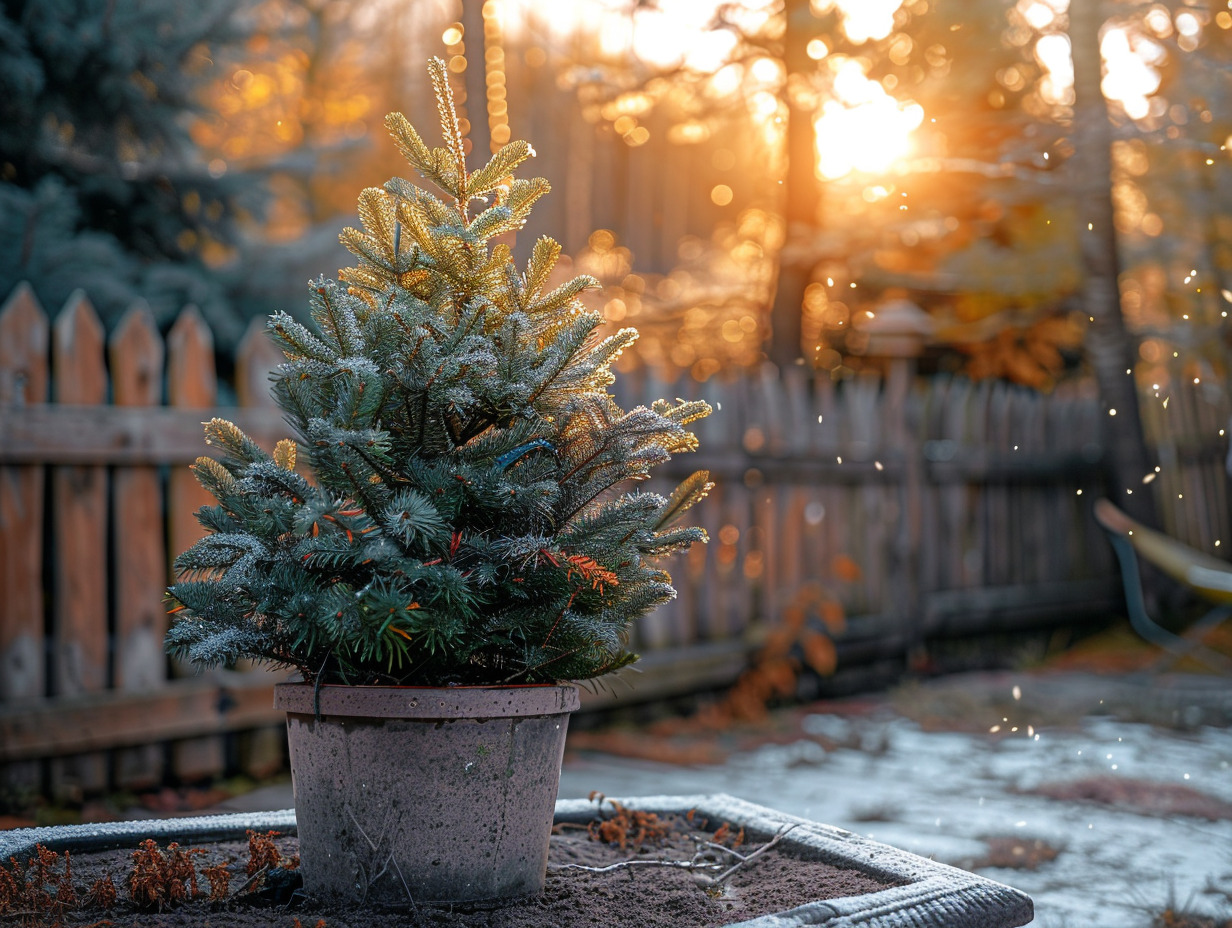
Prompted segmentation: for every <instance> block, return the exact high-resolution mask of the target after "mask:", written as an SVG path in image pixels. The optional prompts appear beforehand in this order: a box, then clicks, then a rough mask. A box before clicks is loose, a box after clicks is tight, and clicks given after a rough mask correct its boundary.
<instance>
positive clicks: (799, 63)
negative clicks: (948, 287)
mask: <svg viewBox="0 0 1232 928" xmlns="http://www.w3.org/2000/svg"><path fill="white" fill-rule="evenodd" d="M785 7H786V9H785V15H786V17H787V29H786V33H785V35H784V36H783V43H784V53H783V63H784V66H785V69H786V72H787V73H786V89H787V92H786V97H787V176H786V178H785V179H784V182H783V221H784V223H785V224H786V233H787V235H786V241H785V243H784V247H783V251H782V255H781V257H780V260H779V273H778V282H777V285H776V287H775V292H774V303H773V305H772V306H771V309H770V345H769V355H770V360H771V361H773V362H774V363H775V364H777V365H778V366H779V369H780V370H785V369H786V368H788V367H790V366H791V365H793V364H795V363H796V360H797V359H798V358H800V357H801V345H800V338H801V312H802V307H803V305H804V289H805V288H806V287H807V286H808V285H809V279H810V277H811V275H812V271H813V260H812V259H811V258H810V257H809V254H810V253H811V251H812V249H810V248H802V247H799V244H798V243H800V242H801V240H802V239H804V240H807V239H809V238H811V237H812V236H813V235H814V233H815V232H816V228H817V209H818V207H819V206H820V204H821V181H820V180H819V179H818V178H817V172H816V169H815V167H814V166H815V164H816V161H817V151H816V131H815V130H814V128H813V116H814V110H815V104H814V101H813V100H812V94H811V93H809V92H807V91H808V88H809V84H810V80H809V74H810V73H811V72H812V70H813V67H814V64H813V60H812V59H811V58H809V56H808V51H807V47H808V41H809V39H810V38H811V37H812V36H813V34H814V32H813V30H814V29H815V28H816V26H817V23H816V20H814V18H813V14H812V11H811V10H810V9H809V0H786V4H785Z"/></svg>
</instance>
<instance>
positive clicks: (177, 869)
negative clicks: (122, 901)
mask: <svg viewBox="0 0 1232 928" xmlns="http://www.w3.org/2000/svg"><path fill="white" fill-rule="evenodd" d="M204 853H205V851H203V850H201V849H200V848H193V849H190V850H184V849H183V848H181V847H180V846H179V845H178V844H176V843H175V842H174V841H173V842H172V843H171V844H168V845H167V850H166V851H165V852H164V851H162V850H161V849H160V848H159V847H158V844H157V842H155V841H154V840H153V839H152V838H147V839H146V840H144V841H142V842H141V847H140V849H139V850H136V851H133V854H132V857H133V869H132V871H131V872H130V873H129V875H128V881H127V882H128V892H129V896H131V897H132V900H133V902H134V903H135V904H136V905H137V906H138V907H140V908H154V909H158V911H160V912H161V911H162V910H163V909H166V908H168V907H170V906H172V905H175V904H177V903H180V902H184V901H186V900H188V899H192V898H196V897H197V896H199V895H200V891H199V890H198V888H197V871H196V868H195V867H194V865H193V857H195V856H198V855H201V854H204Z"/></svg>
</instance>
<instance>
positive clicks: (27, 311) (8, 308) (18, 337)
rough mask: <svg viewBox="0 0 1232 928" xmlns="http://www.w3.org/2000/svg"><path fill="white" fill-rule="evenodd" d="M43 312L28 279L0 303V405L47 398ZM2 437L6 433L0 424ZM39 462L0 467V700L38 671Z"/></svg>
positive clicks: (19, 690) (36, 684) (34, 690)
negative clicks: (1, 589)
mask: <svg viewBox="0 0 1232 928" xmlns="http://www.w3.org/2000/svg"><path fill="white" fill-rule="evenodd" d="M49 331H50V327H49V325H48V322H47V316H46V314H45V313H44V312H43V309H42V307H41V306H39V304H38V300H37V299H36V298H35V296H34V291H33V290H32V289H30V287H29V285H28V284H22V285H20V286H19V287H18V288H17V289H16V290H15V291H14V292H13V294H12V296H10V297H9V299H8V300H7V301H6V302H5V304H4V307H3V308H2V309H0V404H2V405H0V409H25V408H29V407H31V406H32V405H34V404H39V405H42V404H45V403H46V401H47V383H48V370H47V347H48V341H49ZM0 435H2V436H4V441H3V442H0V447H3V446H4V445H7V444H8V442H9V438H8V432H7V430H6V429H4V428H3V427H0ZM43 480H44V476H43V469H42V468H41V467H39V466H37V464H31V465H30V466H16V467H14V466H8V467H0V587H2V588H3V590H4V595H3V596H0V701H8V700H14V699H28V698H37V697H40V696H42V695H43V692H44V686H45V683H44V672H43V590H42V554H43Z"/></svg>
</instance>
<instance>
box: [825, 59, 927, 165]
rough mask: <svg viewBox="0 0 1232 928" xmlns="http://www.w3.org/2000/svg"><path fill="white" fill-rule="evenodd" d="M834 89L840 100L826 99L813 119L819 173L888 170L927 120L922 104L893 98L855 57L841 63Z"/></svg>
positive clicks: (906, 152) (904, 152)
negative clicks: (868, 74) (867, 74)
mask: <svg viewBox="0 0 1232 928" xmlns="http://www.w3.org/2000/svg"><path fill="white" fill-rule="evenodd" d="M834 91H835V96H836V98H837V99H833V100H827V101H826V102H825V103H824V104H823V106H822V109H821V115H820V116H819V117H818V118H817V120H816V121H815V122H814V127H815V128H816V130H817V173H818V174H819V176H820V177H822V178H823V179H825V180H834V179H836V178H839V177H843V176H844V175H846V174H850V173H851V172H853V171H867V172H871V173H877V172H881V171H885V170H888V169H889V168H890V167H891V166H892V165H893V164H894V162H895V161H896V160H898V159H899V158H902V157H903V156H904V155H907V154H908V153H909V152H910V151H911V133H912V132H913V131H914V130H915V129H916V128H918V127H919V125H920V123H922V122H923V121H924V110H923V108H922V107H920V105H919V104H916V103H910V104H903V103H901V102H900V101H898V100H896V99H895V98H894V97H892V96H890V94H888V93H886V91H885V89H884V88H883V87H882V86H881V84H879V83H877V81H874V80H869V79H868V78H867V77H866V76H865V74H864V70H863V68H862V67H861V66H860V64H859V62H858V61H856V60H855V59H848V60H847V61H845V62H843V63H842V64H841V65H840V66H839V70H838V73H837V74H836V75H835V77H834Z"/></svg>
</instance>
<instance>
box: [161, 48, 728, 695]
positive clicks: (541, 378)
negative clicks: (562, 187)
mask: <svg viewBox="0 0 1232 928" xmlns="http://www.w3.org/2000/svg"><path fill="white" fill-rule="evenodd" d="M429 70H430V72H431V76H432V82H433V86H434V89H435V92H436V99H437V104H438V109H439V112H440V117H441V126H442V130H443V135H444V140H445V147H443V148H431V149H430V148H428V147H427V146H426V145H425V144H424V142H423V140H422V139H421V138H420V136H419V135H418V133H417V132H416V131H415V129H414V128H412V126H411V125H410V123H409V122H407V120H406V119H405V118H404V117H403V116H401V115H400V114H396V113H395V114H393V115H391V116H390V117H388V119H387V120H386V126H387V127H388V128H389V131H390V133H391V135H392V136H393V138H394V141H395V143H396V144H397V146H398V148H399V149H400V150H401V152H402V154H403V155H404V156H405V157H406V159H407V160H408V161H409V162H410V164H411V165H412V166H413V167H414V168H415V169H416V170H417V171H418V172H419V174H420V175H422V176H423V178H425V179H426V180H427V181H428V182H430V183H431V184H432V185H433V186H435V187H436V188H438V189H439V191H440V192H441V193H443V194H444V197H443V198H442V197H438V196H436V195H434V194H432V193H429V192H428V191H427V190H424V189H422V188H420V187H418V186H416V185H414V184H412V183H410V182H408V181H406V180H402V179H400V178H394V179H392V180H390V181H389V182H388V183H387V184H385V186H384V188H381V189H377V188H369V189H367V190H365V191H364V192H363V193H362V194H361V195H360V200H359V212H360V218H361V220H362V225H363V229H362V230H360V229H350V228H348V229H345V230H344V231H343V233H342V236H341V239H342V242H343V244H345V245H346V247H347V248H348V249H350V251H351V252H352V253H353V254H354V255H356V257H358V259H359V263H358V265H357V266H355V267H351V268H347V269H345V270H343V271H341V272H340V274H339V277H340V278H341V280H342V282H341V283H339V282H336V281H332V280H325V279H320V280H317V281H315V282H314V283H313V284H312V285H311V309H312V324H311V325H307V326H305V325H301V324H300V323H298V322H296V321H295V320H294V319H292V318H291V317H290V316H287V315H277V316H274V317H272V319H271V320H270V323H269V330H270V333H271V336H272V337H273V338H274V340H275V341H276V342H277V344H278V345H279V347H280V348H281V349H282V351H283V353H284V354H285V356H286V362H285V363H283V364H281V365H280V366H279V367H278V369H277V371H276V373H275V375H274V386H273V391H274V396H275V398H276V400H277V402H278V405H279V406H280V407H281V408H282V410H283V411H284V413H285V414H286V418H287V421H288V423H289V424H290V426H291V428H292V429H293V430H294V433H295V438H294V440H291V439H286V440H284V441H281V442H279V443H278V445H277V447H276V448H275V450H274V454H273V455H272V456H271V455H269V454H267V453H265V452H264V451H263V450H261V449H260V448H259V447H258V446H257V445H256V444H255V443H254V442H253V441H252V440H251V439H249V438H248V437H247V436H246V435H244V433H243V432H242V431H240V429H238V428H237V427H236V426H235V425H233V424H232V423H230V422H226V421H224V420H221V419H214V420H212V421H211V422H209V423H208V424H207V425H206V441H207V443H208V444H211V445H213V446H215V447H216V448H217V449H218V450H219V451H221V458H220V459H218V460H215V459H214V458H211V457H201V458H199V459H198V460H197V462H196V464H194V465H193V470H194V472H195V474H196V476H197V478H198V479H199V480H200V481H201V483H202V484H203V485H204V486H205V488H206V489H207V490H209V491H210V493H211V494H213V496H214V497H215V498H216V499H217V500H218V504H217V505H214V506H207V507H203V508H202V509H201V510H199V511H198V513H197V518H198V519H199V520H200V522H201V524H202V525H203V526H205V528H206V529H207V530H208V532H209V534H207V535H206V537H204V538H203V539H202V540H201V541H199V542H197V543H196V544H195V545H193V546H192V547H191V548H189V549H188V550H187V551H185V552H184V553H183V554H181V555H180V556H179V557H178V558H177V559H176V562H175V566H176V571H177V577H178V582H176V583H175V584H174V585H173V586H172V587H171V588H170V593H169V599H170V601H171V605H172V607H173V608H172V612H173V613H175V616H176V621H175V623H174V624H173V626H172V628H171V630H170V631H169V633H168V635H167V648H168V650H169V651H170V652H171V653H172V654H174V655H176V656H178V657H181V658H186V659H188V660H190V661H192V662H195V663H197V664H199V665H205V666H212V665H218V664H225V663H229V662H232V661H235V660H237V659H239V658H254V659H256V660H258V661H268V662H272V663H274V664H278V665H284V666H292V667H295V668H297V669H298V670H299V671H300V672H301V673H302V674H303V675H304V677H305V679H306V680H308V681H312V682H317V681H320V682H326V683H350V684H375V683H399V684H425V685H442V684H450V683H459V684H501V683H537V682H557V681H561V680H581V679H587V678H591V677H596V676H599V675H601V674H605V673H608V672H611V671H614V670H617V669H619V668H621V667H624V666H626V665H628V664H630V663H632V662H633V661H634V660H636V655H635V654H632V653H630V652H629V651H628V650H627V648H626V644H627V632H628V629H629V625H630V623H631V622H632V621H633V620H634V619H635V618H637V617H638V616H641V615H643V614H645V613H646V612H648V611H649V610H651V609H653V608H654V607H655V606H658V605H659V604H661V603H663V602H665V601H666V600H668V599H670V598H672V597H673V596H674V595H675V591H674V590H673V589H672V586H671V578H670V576H669V575H668V574H667V573H666V571H664V570H663V569H662V567H661V566H660V560H661V559H662V558H663V557H664V556H665V555H669V554H672V553H674V552H677V551H680V550H683V549H686V548H688V547H689V545H690V544H692V543H693V542H695V541H705V537H706V536H705V533H704V532H703V531H702V530H701V529H700V528H695V527H689V526H680V525H678V524H677V523H678V520H679V517H680V516H681V514H682V513H684V512H685V511H686V510H687V509H688V508H689V507H690V506H692V505H693V504H694V503H695V502H697V501H698V500H700V499H701V498H702V497H703V496H705V495H706V492H707V491H708V490H709V488H710V486H711V484H710V483H709V480H708V475H707V474H706V472H704V471H698V472H697V473H695V474H693V475H692V476H691V477H689V478H688V479H687V480H685V481H684V482H683V483H682V484H681V485H680V486H679V487H678V488H677V489H676V490H675V492H673V493H672V494H671V496H670V497H667V498H665V497H663V496H660V495H658V494H655V493H646V492H636V491H634V490H633V489H632V487H631V484H632V483H633V482H636V481H638V480H642V479H644V478H646V477H647V476H648V475H649V472H650V470H651V468H652V467H654V466H655V465H656V464H661V463H662V462H664V461H666V460H668V458H669V457H670V456H671V455H672V454H675V453H678V452H684V451H692V450H694V449H695V448H696V447H697V439H696V438H695V436H694V435H693V433H692V432H690V431H688V429H687V428H686V427H687V426H688V424H689V423H690V422H692V421H693V420H696V419H698V418H700V417H702V416H705V415H707V414H708V413H709V412H710V407H709V406H708V405H707V404H706V403H704V402H700V401H694V402H684V401H677V402H675V403H670V402H665V401H662V400H660V401H658V402H656V403H654V404H653V405H652V407H650V408H647V407H644V406H639V407H637V408H635V409H632V410H630V411H628V412H626V411H624V410H622V409H621V408H620V407H619V406H618V405H617V404H616V403H615V401H614V400H613V398H612V397H611V396H610V395H609V394H608V392H607V387H608V386H609V385H610V384H611V383H612V381H613V375H612V373H611V366H612V363H613V362H614V361H615V360H616V359H617V358H618V357H619V355H620V354H621V352H622V351H623V350H624V349H625V348H627V347H628V346H629V345H630V344H632V342H633V340H634V339H635V338H636V337H637V333H636V332H635V331H633V330H632V329H622V330H621V331H619V332H617V333H615V334H614V335H610V336H607V337H602V336H601V335H600V333H599V330H600V327H601V325H602V323H603V318H602V317H601V316H600V315H599V314H597V313H594V312H590V311H587V310H586V309H584V308H583V306H582V304H581V303H580V302H579V301H578V299H577V297H578V294H579V293H580V292H581V291H583V290H584V289H586V288H588V287H593V286H595V285H596V282H595V281H594V280H593V279H591V278H589V277H578V278H575V279H573V280H572V281H570V282H568V283H565V284H562V285H560V286H558V287H556V288H554V289H551V290H549V289H547V281H548V278H549V275H550V274H551V272H552V269H553V267H554V265H555V263H556V259H557V256H558V255H559V254H560V246H559V245H558V244H557V243H556V242H554V241H553V240H552V239H550V238H547V237H543V238H541V239H539V241H538V242H536V243H535V246H534V249H533V252H532V254H531V257H530V259H529V261H528V263H527V266H526V269H525V270H524V271H520V270H519V269H518V268H517V267H516V266H515V264H514V262H513V259H512V256H511V254H510V250H509V248H508V246H507V245H505V244H496V245H489V242H490V241H491V239H493V238H494V237H496V236H500V235H502V234H503V233H507V232H511V231H514V230H517V229H520V228H521V227H522V226H523V224H524V223H525V221H526V216H527V214H528V213H529V211H530V209H531V207H532V206H533V205H534V203H535V201H536V200H537V199H538V198H539V197H541V196H542V195H543V194H544V193H546V192H547V191H548V189H549V188H548V184H547V182H546V181H544V180H542V179H541V178H534V179H531V180H523V179H514V178H513V177H512V172H513V170H514V169H515V168H516V167H517V166H518V165H519V164H521V163H522V162H523V161H524V160H526V159H527V158H528V157H530V156H532V155H533V154H534V152H533V150H532V149H531V147H530V146H529V145H527V144H526V143H525V142H512V143H510V144H508V145H505V146H504V147H503V148H501V150H500V151H498V152H497V153H496V154H494V155H493V156H492V159H491V160H490V161H489V162H488V163H487V164H486V165H485V166H484V167H482V168H479V169H478V170H476V171H472V172H468V171H467V168H466V159H465V156H464V153H463V147H462V136H461V133H460V131H459V127H458V119H457V114H456V111H455V109H454V104H453V98H452V95H451V92H450V89H449V84H448V80H447V76H446V72H445V66H444V64H443V62H441V61H439V60H434V61H433V62H432V63H431V64H430V66H429ZM297 455H298V456H299V457H301V458H306V462H305V461H302V460H301V461H300V463H301V465H302V464H304V463H306V464H307V468H302V469H304V470H309V471H310V472H311V474H312V475H313V479H312V480H309V479H306V478H305V477H304V476H301V474H300V473H299V472H297V470H296V463H297Z"/></svg>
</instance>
